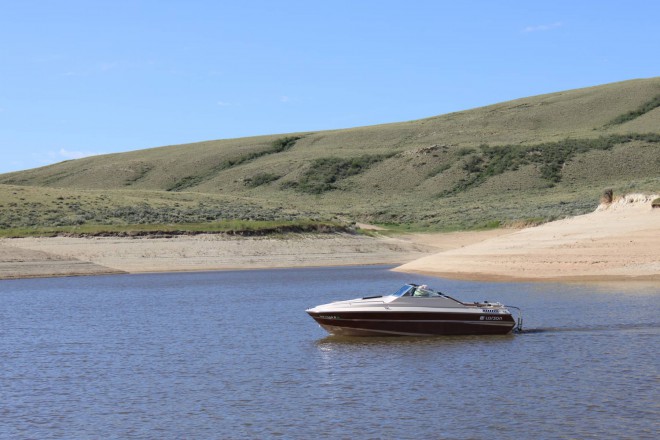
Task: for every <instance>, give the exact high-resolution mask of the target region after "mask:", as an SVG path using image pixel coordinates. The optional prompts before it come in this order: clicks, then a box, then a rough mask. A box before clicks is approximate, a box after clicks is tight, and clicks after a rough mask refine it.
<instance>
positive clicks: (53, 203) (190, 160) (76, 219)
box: [0, 78, 660, 229]
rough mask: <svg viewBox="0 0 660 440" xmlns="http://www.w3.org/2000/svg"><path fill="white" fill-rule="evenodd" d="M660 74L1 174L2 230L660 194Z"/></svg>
mask: <svg viewBox="0 0 660 440" xmlns="http://www.w3.org/2000/svg"><path fill="white" fill-rule="evenodd" d="M659 107H660V78H651V79H643V80H632V81H625V82H620V83H614V84H607V85H603V86H597V87H590V88H585V89H578V90H570V91H564V92H558V93H552V94H547V95H540V96H534V97H529V98H523V99H518V100H515V101H509V102H504V103H499V104H495V105H490V106H487V107H482V108H477V109H473V110H468V111H463V112H456V113H450V114H446V115H441V116H436V117H432V118H427V119H421V120H416V121H409V122H402V123H396V124H385V125H377V126H369V127H359V128H351V129H345V130H333V131H320V132H307V133H291V134H283V135H272V136H260V137H252V138H242V139H229V140H218V141H207V142H200V143H194V144H186V145H175V146H167V147H160V148H152V149H147V150H139V151H133V152H128V153H118V154H109V155H104V156H95V157H89V158H85V159H79V160H74V161H66V162H62V163H58V164H55V165H51V166H47V167H42V168H37V169H32V170H26V171H20V172H14V173H8V174H3V175H0V205H1V206H0V228H4V229H9V228H17V227H34V226H68V225H82V224H145V223H163V224H171V223H205V222H213V221H218V220H236V219H241V220H246V219H252V220H289V221H293V220H300V219H309V218H311V219H333V218H338V219H340V220H344V221H352V220H358V221H370V222H376V223H383V224H393V225H401V226H403V227H415V228H431V229H452V228H473V227H488V226H495V225H499V224H503V223H512V222H519V221H521V222H530V221H532V222H535V221H544V220H549V219H554V218H558V217H563V216H566V215H574V214H578V213H584V212H587V211H590V210H592V209H593V208H594V207H595V206H596V205H597V203H598V197H599V195H600V193H601V192H602V191H603V190H604V189H605V188H612V189H614V191H615V193H620V192H625V191H631V190H636V191H658V189H660V172H659V170H660V108H659Z"/></svg>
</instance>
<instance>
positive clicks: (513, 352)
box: [0, 267, 660, 439]
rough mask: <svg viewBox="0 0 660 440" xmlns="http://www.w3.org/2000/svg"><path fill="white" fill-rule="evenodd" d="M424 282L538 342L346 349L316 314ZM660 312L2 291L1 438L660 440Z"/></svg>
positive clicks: (184, 286) (610, 291)
mask: <svg viewBox="0 0 660 440" xmlns="http://www.w3.org/2000/svg"><path fill="white" fill-rule="evenodd" d="M408 281H413V282H418V283H426V284H429V285H430V286H431V287H435V288H437V289H439V290H442V291H445V292H446V293H449V294H453V295H455V296H457V297H458V298H460V299H463V300H485V299H489V300H499V301H502V302H504V303H506V304H512V305H518V306H520V307H522V308H523V310H524V313H525V327H526V328H527V329H529V330H531V331H529V332H528V333H524V334H521V335H509V336H486V337H438V338H394V339H387V338H382V339H381V338H375V339H372V338H362V339H360V338H344V339H338V338H330V337H326V334H325V332H324V331H323V330H322V329H321V328H319V327H318V326H317V324H316V323H315V322H314V321H313V320H312V319H311V318H310V317H308V316H307V315H306V313H305V312H304V311H305V309H306V308H308V307H311V306H314V305H317V304H321V303H326V302H329V301H332V300H339V299H349V298H353V297H357V296H367V295H374V294H380V293H382V292H387V293H389V292H391V291H394V290H396V289H397V288H398V287H399V285H400V284H403V283H405V282H408ZM659 301H660V285H658V284H655V285H653V284H650V285H649V284H631V283H625V284H619V285H616V284H609V285H600V286H596V285H587V286H585V285H561V284H502V283H499V284H487V283H471V282H457V281H448V280H443V279H437V278H430V277H421V276H414V277H413V276H410V275H405V274H398V273H392V272H388V271H387V268H386V267H357V268H325V269H295V270H264V271H248V272H213V273H194V274H159V275H127V276H109V277H85V278H59V279H37V280H16V281H0V359H1V362H2V365H1V367H2V368H1V369H0V437H1V438H7V439H9V438H11V439H14V438H35V439H50V438H62V439H111V438H122V439H129V438H131V439H132V438H147V439H157V438H197V439H232V438H236V439H239V438H241V439H242V438H277V437H281V438H301V439H311V438H328V439H330V438H332V439H335V438H346V439H369V438H373V439H380V438H382V439H393V438H398V439H413V438H451V439H469V438H474V439H482V438H483V439H486V438H502V439H509V438H510V439H514V438H579V439H586V438H594V439H603V438H630V439H651V438H657V434H658V432H659V429H660V425H659V422H658V421H659V420H660V409H659V406H658V405H659V402H660V393H659V391H658V389H659V378H660V375H659V367H660V359H659V357H658V352H659V348H660V347H659V345H658V340H659V339H658V336H659V335H660V318H659V317H658V314H659V312H660V307H659V306H658V303H659Z"/></svg>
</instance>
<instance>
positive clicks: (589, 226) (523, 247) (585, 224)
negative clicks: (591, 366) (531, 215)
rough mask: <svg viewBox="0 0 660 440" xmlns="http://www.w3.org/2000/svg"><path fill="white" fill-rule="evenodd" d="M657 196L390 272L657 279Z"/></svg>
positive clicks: (635, 199)
mask: <svg viewBox="0 0 660 440" xmlns="http://www.w3.org/2000/svg"><path fill="white" fill-rule="evenodd" d="M657 197H658V196H657V195H653V196H644V195H629V196H626V197H623V198H621V199H619V200H617V201H615V202H614V203H611V204H603V205H601V206H599V207H598V209H597V210H596V211H595V212H593V213H591V214H586V215H581V216H577V217H573V218H568V219H565V220H559V221H555V222H551V223H546V224H543V225H540V226H537V227H533V228H527V229H522V230H519V231H514V232H511V233H510V234H506V235H501V236H499V237H495V238H491V239H487V240H484V241H482V242H479V243H475V244H472V245H468V246H465V247H461V248H456V249H452V250H447V251H444V252H440V253H437V254H435V255H431V256H428V257H423V258H420V259H418V260H415V261H413V262H410V263H407V264H404V265H402V266H400V267H398V268H396V269H395V270H398V271H402V272H413V273H426V274H432V275H437V276H442V277H448V278H457V279H471V280H488V281H508V280H516V281H612V280H632V279H636V280H653V281H658V280H660V209H658V208H655V209H654V208H652V206H651V202H652V200H654V199H655V198H657Z"/></svg>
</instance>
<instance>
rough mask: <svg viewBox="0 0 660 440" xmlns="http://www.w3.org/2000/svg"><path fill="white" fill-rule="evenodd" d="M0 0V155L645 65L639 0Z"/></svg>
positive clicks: (259, 123) (646, 30)
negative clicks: (446, 0)
mask: <svg viewBox="0 0 660 440" xmlns="http://www.w3.org/2000/svg"><path fill="white" fill-rule="evenodd" d="M0 6H1V10H2V13H1V14H0V54H1V61H0V153H1V154H2V160H0V173H2V172H8V171H12V170H20V169H26V168H33V167H37V166H43V165H46V164H50V163H54V162H59V161H62V160H66V159H72V158H77V157H81V156H85V155H91V154H100V153H112V152H119V151H129V150H136V149H142V148H149V147H156V146H162V145H172V144H180V143H188V142H195V141H202V140H209V139H226V138H236V137H244V136H251V135H260V134H274V133H287V132H295V131H312V130H325V129H333V128H347V127H354V126H362V125H371V124H380V123H386V122H399V121H406V120H412V119H419V118H424V117H429V116H434V115H439V114H444V113H449V112H453V111H457V110H464V109H469V108H474V107H479V106H483V105H488V104H493V103H496V102H501V101H506V100H510V99H516V98H520V97H525V96H531V95H538V94H542V93H549V92H555V91H561V90H566V89H573V88H580V87H587V86H592V85H598V84H604V83H609V82H615V81H623V80H627V79H633V78H647V77H654V76H659V75H660V56H658V54H659V50H660V26H659V25H658V17H660V3H658V2H654V1H634V0H633V1H627V2H620V1H593V2H590V1H575V0H572V1H537V2H530V1H464V2H457V1H448V2H445V1H414V0H409V1H387V0H380V1H359V0H352V1H324V2H314V1H309V0H307V1H286V0H281V1H277V2H275V1H250V0H244V1H241V2H237V1H203V0H187V1H174V0H159V1H140V0H132V1H123V0H114V1H98V0H97V1H66V0H62V1H55V0H54V1H46V0H42V1H31V0H22V1H6V0H0Z"/></svg>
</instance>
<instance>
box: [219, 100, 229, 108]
mask: <svg viewBox="0 0 660 440" xmlns="http://www.w3.org/2000/svg"><path fill="white" fill-rule="evenodd" d="M217 104H218V105H219V106H220V107H229V106H230V105H231V102H227V101H218V102H217Z"/></svg>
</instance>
